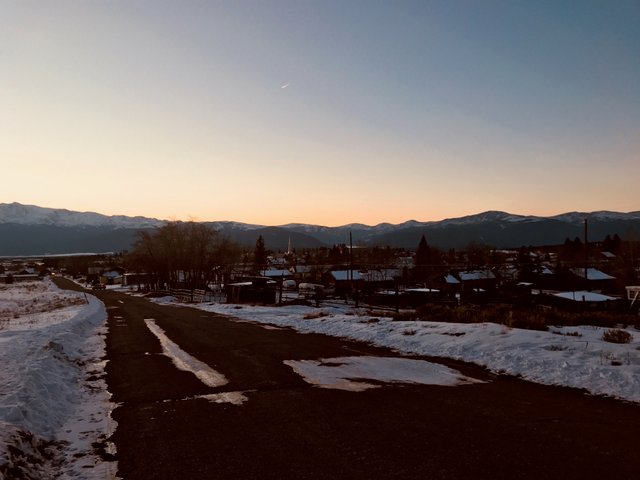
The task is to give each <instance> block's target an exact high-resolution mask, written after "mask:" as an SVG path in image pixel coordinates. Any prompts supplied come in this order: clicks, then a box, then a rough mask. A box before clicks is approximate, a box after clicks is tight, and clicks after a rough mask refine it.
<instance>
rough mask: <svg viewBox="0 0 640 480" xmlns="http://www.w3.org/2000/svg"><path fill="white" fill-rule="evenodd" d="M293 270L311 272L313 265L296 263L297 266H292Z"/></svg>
mask: <svg viewBox="0 0 640 480" xmlns="http://www.w3.org/2000/svg"><path fill="white" fill-rule="evenodd" d="M291 270H292V271H293V272H295V273H310V272H311V270H312V267H311V266H309V265H296V266H295V267H291Z"/></svg>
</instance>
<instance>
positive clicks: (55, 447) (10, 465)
mask: <svg viewBox="0 0 640 480" xmlns="http://www.w3.org/2000/svg"><path fill="white" fill-rule="evenodd" d="M106 318H107V314H106V310H105V308H104V305H103V304H102V303H101V302H100V301H98V300H97V299H96V298H95V297H93V296H91V295H87V296H85V295H83V294H81V293H76V292H70V291H62V290H59V289H57V287H55V286H54V285H53V283H51V282H50V281H42V282H29V283H19V284H13V285H0V365H1V367H0V478H5V477H6V478H27V479H31V478H33V479H36V478H37V479H49V478H62V479H72V478H73V479H94V478H100V479H104V478H115V472H116V464H115V462H106V461H103V460H101V458H100V457H99V455H98V453H97V452H96V451H95V448H94V446H93V444H94V443H95V444H102V445H103V446H104V447H105V448H106V449H108V448H109V445H108V443H107V442H106V441H105V440H106V437H107V436H108V435H109V434H110V432H111V431H112V429H113V428H114V426H113V424H112V421H111V419H110V417H109V414H110V412H111V410H112V408H113V405H112V404H111V403H110V401H109V394H108V392H107V389H106V385H105V382H104V366H105V363H104V361H103V360H102V357H103V356H104V335H105V333H106V330H105V328H106V327H105V321H106Z"/></svg>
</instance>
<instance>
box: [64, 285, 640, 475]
mask: <svg viewBox="0 0 640 480" xmlns="http://www.w3.org/2000/svg"><path fill="white" fill-rule="evenodd" d="M64 286H65V287H70V288H75V287H71V286H70V284H64ZM96 295H97V296H98V297H99V298H100V299H101V300H102V301H103V302H104V303H105V304H106V306H107V309H108V313H109V319H108V326H109V333H108V335H107V358H108V359H109V362H108V364H107V383H108V386H109V390H110V391H111V392H112V393H113V401H115V402H117V403H118V405H119V406H118V408H117V409H116V410H115V411H114V413H113V417H114V419H115V420H116V421H117V422H118V427H117V430H116V432H115V434H114V436H113V437H112V440H113V441H114V442H115V444H116V446H117V450H118V451H117V460H118V468H119V476H120V477H122V478H124V479H126V480H134V479H220V478H223V479H378V478H379V479H387V478H394V479H509V480H513V479H536V480H540V479H581V480H584V479H592V478H593V479H595V478H598V479H602V478H606V479H637V478H640V407H639V406H637V405H635V404H629V403H624V402H620V401H616V400H612V399H607V398H600V397H593V396H588V395H585V394H584V393H582V392H580V391H578V390H574V389H568V388H560V387H549V386H541V385H535V384H532V383H529V382H525V381H522V380H519V379H515V378H512V377H508V376H495V375H492V374H490V373H488V372H486V371H484V370H483V369H481V368H477V367H474V366H472V365H468V364H463V363H459V362H454V361H447V360H436V359H428V358H425V357H414V358H422V359H426V360H435V361H437V362H440V363H444V364H446V365H448V366H450V367H453V368H456V369H457V370H460V371H461V372H462V373H464V374H465V375H468V376H471V377H474V378H477V379H481V380H485V382H484V383H475V384H469V385H462V386H455V387H445V386H433V385H415V384H386V385H382V386H381V387H380V388H375V389H370V390H366V391H363V392H351V391H342V390H332V389H324V388H318V387H316V386H312V385H310V384H307V383H306V382H305V381H304V380H303V379H302V378H301V377H300V376H299V375H298V374H296V373H295V372H294V371H293V370H292V368H291V367H289V366H287V365H285V364H284V363H283V361H285V360H301V359H319V358H331V357H340V356H358V355H378V356H396V357H397V356H399V354H397V353H395V352H393V351H391V350H388V349H382V348H376V347H372V346H369V345H366V344H362V343H356V342H350V341H346V340H341V339H337V338H332V337H327V336H323V335H314V334H299V333H296V332H294V331H292V330H282V329H266V328H264V327H261V326H259V325H254V324H250V323H246V322H239V321H234V320H231V319H229V318H227V317H223V316H220V315H216V314H211V313H206V312H202V311H199V310H196V309H191V308H183V307H167V306H159V305H155V304H153V303H151V302H149V301H147V300H145V299H141V298H136V297H130V296H125V295H123V294H119V293H115V292H110V291H106V292H97V293H96ZM145 319H154V320H155V322H156V324H157V325H158V326H159V327H161V328H162V329H163V330H164V331H165V332H166V335H167V336H168V337H169V338H170V339H171V340H172V341H173V342H175V343H176V344H177V345H178V346H179V347H180V348H181V349H182V350H184V351H186V352H187V353H189V354H190V355H192V356H193V357H195V358H197V359H198V360H200V361H202V362H204V363H206V364H207V365H208V366H210V367H211V368H213V369H215V370H217V371H219V372H221V373H222V374H224V375H225V376H226V377H227V379H228V380H229V383H228V384H226V385H224V386H221V387H215V388H212V387H208V386H206V385H205V384H204V383H202V382H201V381H200V380H198V379H197V378H196V377H195V375H193V374H192V373H189V372H185V371H181V370H179V369H177V368H176V367H175V366H174V364H173V363H172V361H171V360H170V359H169V358H168V357H167V356H165V355H162V348H161V344H160V341H159V340H158V338H157V337H156V336H155V335H154V334H153V333H152V332H151V331H150V330H149V328H148V327H147V325H146V324H145V322H144V320H145ZM236 391H242V392H245V393H244V395H245V396H246V398H247V401H246V402H245V403H243V404H241V405H234V404H230V403H213V402H210V401H208V400H206V399H202V398H195V397H197V396H199V395H206V394H212V393H221V392H236Z"/></svg>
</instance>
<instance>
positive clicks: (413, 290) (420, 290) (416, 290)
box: [405, 288, 440, 293]
mask: <svg viewBox="0 0 640 480" xmlns="http://www.w3.org/2000/svg"><path fill="white" fill-rule="evenodd" d="M405 292H407V293H438V292H440V290H438V289H437V288H407V289H406V290H405Z"/></svg>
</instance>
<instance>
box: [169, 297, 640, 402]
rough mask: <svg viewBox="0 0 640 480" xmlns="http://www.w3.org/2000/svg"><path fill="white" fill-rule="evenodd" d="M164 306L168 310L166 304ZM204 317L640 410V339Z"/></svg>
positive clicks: (355, 317)
mask: <svg viewBox="0 0 640 480" xmlns="http://www.w3.org/2000/svg"><path fill="white" fill-rule="evenodd" d="M163 303H165V304H166V303H167V302H166V299H164V300H163ZM198 308H200V309H202V310H206V311H210V312H216V313H221V314H226V315H232V316H234V317H237V318H239V319H242V320H245V321H251V322H257V323H261V324H270V325H277V326H280V327H291V328H294V329H295V330H297V331H299V332H314V333H323V334H327V335H332V336H336V337H344V338H350V339H354V340H360V341H364V342H369V343H372V344H374V345H379V346H383V347H389V348H392V349H395V350H397V351H399V352H403V353H407V354H417V355H428V356H437V357H446V358H453V359H457V360H463V361H466V362H472V363H476V364H478V365H482V366H485V367H487V368H489V369H490V370H492V371H494V372H499V373H507V374H511V375H518V376H521V377H522V378H525V379H527V380H530V381H533V382H537V383H543V384H548V385H563V386H569V387H575V388H582V389H585V390H587V391H588V392H590V393H592V394H598V395H608V396H612V397H616V398H620V399H624V400H629V401H633V402H640V332H638V331H637V330H634V329H628V330H627V331H628V332H629V333H630V334H632V336H633V340H632V341H631V343H628V344H614V343H607V342H605V341H603V340H602V334H603V332H604V329H602V328H598V327H591V326H580V327H554V328H552V329H551V331H548V332H540V331H534V330H522V329H517V328H508V327H506V326H504V325H497V324H491V323H472V324H456V323H443V322H422V321H393V320H392V319H391V318H386V317H383V316H377V317H375V316H371V315H368V314H367V313H366V311H365V310H364V309H361V310H356V309H353V308H351V307H347V306H335V307H325V308H322V309H317V308H312V307H305V306H286V307H262V306H248V305H242V306H239V305H230V304H200V306H199V307H198Z"/></svg>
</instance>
